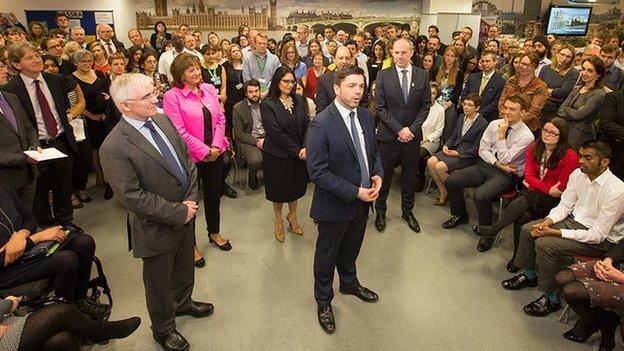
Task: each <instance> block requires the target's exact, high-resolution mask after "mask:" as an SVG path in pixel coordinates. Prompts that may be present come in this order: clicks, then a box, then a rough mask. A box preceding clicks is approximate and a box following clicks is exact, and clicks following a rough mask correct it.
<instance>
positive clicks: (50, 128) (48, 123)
mask: <svg viewBox="0 0 624 351" xmlns="http://www.w3.org/2000/svg"><path fill="white" fill-rule="evenodd" d="M40 83H41V81H39V80H35V89H36V90H37V101H38V102H39V107H40V108H41V114H42V115H43V123H44V124H45V127H46V131H47V132H48V135H49V136H50V138H54V137H56V135H57V134H58V127H57V125H56V119H54V115H53V114H52V109H50V104H49V103H48V99H46V97H45V95H43V90H41V85H40Z"/></svg>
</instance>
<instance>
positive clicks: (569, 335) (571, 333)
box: [563, 329, 589, 344]
mask: <svg viewBox="0 0 624 351" xmlns="http://www.w3.org/2000/svg"><path fill="white" fill-rule="evenodd" d="M563 337H564V338H566V339H568V340H570V341H574V342H578V343H579V344H584V343H585V342H586V341H587V339H589V336H578V335H576V334H574V329H570V330H568V331H567V332H565V333H563Z"/></svg>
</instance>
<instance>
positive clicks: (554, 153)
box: [476, 117, 579, 273]
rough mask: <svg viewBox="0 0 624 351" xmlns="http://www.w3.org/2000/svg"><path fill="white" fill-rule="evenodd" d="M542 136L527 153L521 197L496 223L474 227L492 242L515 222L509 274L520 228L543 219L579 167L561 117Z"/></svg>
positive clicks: (514, 269) (513, 202)
mask: <svg viewBox="0 0 624 351" xmlns="http://www.w3.org/2000/svg"><path fill="white" fill-rule="evenodd" d="M541 134H542V135H541V138H539V139H537V140H536V141H535V142H534V143H533V144H532V145H531V146H529V148H528V149H527V151H526V164H525V166H524V181H523V182H522V183H523V184H524V185H525V186H526V187H527V189H525V190H522V191H520V196H518V197H517V198H516V199H515V200H514V201H512V202H511V203H510V204H509V205H508V206H507V208H505V210H504V211H503V213H502V216H501V219H500V221H499V222H498V223H495V224H493V225H491V226H477V227H476V231H477V232H478V234H479V235H481V236H483V237H484V238H486V239H490V240H494V237H495V236H496V234H498V232H500V231H501V230H503V229H504V228H505V227H507V226H508V225H509V224H511V223H514V253H513V257H512V258H511V260H510V261H509V263H508V264H507V270H508V271H510V272H512V273H514V272H517V271H518V268H517V267H516V266H515V265H513V263H512V262H513V260H514V257H515V256H516V251H517V250H518V238H519V236H520V228H521V227H522V225H524V224H525V223H528V222H530V221H532V220H535V219H538V218H544V217H545V216H546V215H547V214H548V212H550V210H551V209H552V208H553V207H555V206H556V205H557V204H558V203H559V198H560V197H561V194H562V193H563V190H565V188H566V186H567V184H568V178H569V177H570V173H572V171H574V170H575V169H576V168H577V167H578V164H579V159H578V156H577V155H576V152H574V150H572V149H571V148H570V147H568V142H567V141H568V124H567V122H566V121H565V120H564V119H563V118H559V117H557V118H553V119H552V120H550V122H548V123H546V124H545V125H544V127H542V131H541Z"/></svg>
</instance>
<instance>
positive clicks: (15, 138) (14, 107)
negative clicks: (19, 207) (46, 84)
mask: <svg viewBox="0 0 624 351" xmlns="http://www.w3.org/2000/svg"><path fill="white" fill-rule="evenodd" d="M38 148H39V136H38V134H37V131H36V130H35V129H34V128H33V127H32V125H31V124H30V121H29V120H28V117H26V112H25V111H24V108H23V107H22V104H21V102H20V100H19V98H18V97H17V96H16V95H14V94H11V93H8V92H5V91H0V183H1V184H3V185H4V186H6V187H7V188H9V189H13V190H15V192H17V194H18V195H19V197H20V199H21V200H22V201H23V202H24V204H25V205H26V206H27V207H28V210H29V211H32V208H33V201H34V199H35V179H36V178H37V175H38V174H39V171H38V170H37V166H36V163H37V161H35V160H33V159H32V158H30V157H28V156H26V154H24V151H26V150H34V149H38Z"/></svg>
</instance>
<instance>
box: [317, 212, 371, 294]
mask: <svg viewBox="0 0 624 351" xmlns="http://www.w3.org/2000/svg"><path fill="white" fill-rule="evenodd" d="M355 201H357V202H359V208H358V212H357V214H356V216H355V218H354V219H352V220H350V221H347V222H324V221H319V223H318V231H319V235H318V238H317V239H316V251H315V252H314V298H315V299H316V302H317V303H318V304H319V306H329V305H330V304H331V301H332V299H333V298H334V290H333V288H332V284H333V282H334V268H337V269H338V275H339V276H340V287H341V288H343V289H350V288H353V287H355V286H357V285H358V284H359V282H358V279H357V274H356V270H355V261H356V260H357V257H358V254H359V253H360V248H361V247H362V240H363V239H364V231H365V230H366V221H367V220H368V211H369V206H370V204H367V203H365V202H363V201H361V200H355Z"/></svg>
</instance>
